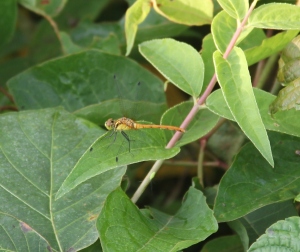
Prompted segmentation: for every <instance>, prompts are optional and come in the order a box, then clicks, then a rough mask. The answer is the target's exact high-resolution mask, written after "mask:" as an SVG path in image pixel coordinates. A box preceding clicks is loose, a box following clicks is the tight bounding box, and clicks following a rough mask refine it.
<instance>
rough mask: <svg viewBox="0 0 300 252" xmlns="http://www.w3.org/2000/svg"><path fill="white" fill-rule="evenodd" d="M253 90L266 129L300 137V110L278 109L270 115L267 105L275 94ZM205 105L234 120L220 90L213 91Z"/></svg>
mask: <svg viewBox="0 0 300 252" xmlns="http://www.w3.org/2000/svg"><path fill="white" fill-rule="evenodd" d="M253 91H254V95H255V99H256V101H257V104H258V107H259V112H260V115H261V117H262V120H263V123H264V125H265V127H266V129H268V130H272V131H277V132H281V133H286V134H289V135H293V136H298V137H300V127H299V125H300V111H295V110H286V111H283V112H280V111H278V112H277V113H276V114H275V115H274V116H271V115H270V113H269V105H270V104H271V102H273V101H274V99H275V98H276V96H275V95H272V94H270V93H268V92H265V91H263V90H260V89H256V88H254V89H253ZM206 106H207V107H208V109H209V110H211V111H213V112H214V113H216V114H217V115H220V116H222V117H225V118H227V119H229V120H233V121H234V120H235V119H234V118H233V116H232V114H231V112H230V110H229V108H228V106H227V105H226V102H225V99H224V97H223V95H222V92H221V90H217V91H215V92H213V93H212V94H211V95H210V96H209V97H208V98H207V99H206Z"/></svg>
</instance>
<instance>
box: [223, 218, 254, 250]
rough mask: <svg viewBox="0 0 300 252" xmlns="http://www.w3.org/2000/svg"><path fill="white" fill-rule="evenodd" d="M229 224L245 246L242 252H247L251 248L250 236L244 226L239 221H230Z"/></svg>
mask: <svg viewBox="0 0 300 252" xmlns="http://www.w3.org/2000/svg"><path fill="white" fill-rule="evenodd" d="M227 224H228V226H229V227H230V228H231V229H232V230H233V231H234V232H235V233H236V234H237V235H238V236H239V238H240V241H241V244H242V246H243V249H242V250H241V251H247V249H248V248H249V236H248V234H247V230H246V228H245V227H244V225H243V224H242V223H241V222H240V221H239V220H234V221H229V222H227Z"/></svg>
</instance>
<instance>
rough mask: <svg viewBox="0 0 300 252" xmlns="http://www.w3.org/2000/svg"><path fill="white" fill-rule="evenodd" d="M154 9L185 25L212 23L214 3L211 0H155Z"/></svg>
mask: <svg viewBox="0 0 300 252" xmlns="http://www.w3.org/2000/svg"><path fill="white" fill-rule="evenodd" d="M153 7H154V9H155V10H156V11H157V12H158V13H159V14H161V15H162V16H164V17H165V18H167V19H169V20H171V21H173V22H176V23H180V24H185V25H204V24H210V23H211V20H212V16H213V3H212V2H211V1H202V2H201V3H200V2H197V1H194V0H185V1H170V0H157V1H153Z"/></svg>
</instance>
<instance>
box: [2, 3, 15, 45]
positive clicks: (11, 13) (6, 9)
mask: <svg viewBox="0 0 300 252" xmlns="http://www.w3.org/2000/svg"><path fill="white" fill-rule="evenodd" d="M0 17H1V18H0V48H1V47H2V46H3V45H4V44H6V43H7V42H8V41H9V40H10V39H11V38H12V36H13V34H14V31H15V26H16V19H17V2H16V0H10V1H1V2H0Z"/></svg>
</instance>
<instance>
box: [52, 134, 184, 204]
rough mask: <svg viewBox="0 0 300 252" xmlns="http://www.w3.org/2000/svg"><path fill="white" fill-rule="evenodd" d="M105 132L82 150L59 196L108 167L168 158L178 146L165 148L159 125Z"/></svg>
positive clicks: (106, 169)
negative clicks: (84, 150)
mask: <svg viewBox="0 0 300 252" xmlns="http://www.w3.org/2000/svg"><path fill="white" fill-rule="evenodd" d="M125 134H126V135H127V137H126V136H125V137H124V135H122V134H121V133H120V132H108V133H107V134H106V135H104V136H101V137H100V138H98V139H97V140H96V141H95V142H94V143H93V144H92V145H91V146H90V147H89V148H88V149H87V151H86V152H85V153H84V154H83V156H82V157H81V158H80V160H79V161H78V163H77V164H76V165H75V167H74V169H73V170H72V171H71V173H70V174H69V175H68V177H67V178H66V179H65V181H64V182H63V184H62V186H61V188H60V189H59V191H58V193H57V195H56V198H60V197H62V196H63V195H64V194H66V193H68V192H69V191H70V190H72V189H73V188H75V187H76V186H77V185H79V184H81V183H83V182H84V181H86V180H88V179H89V178H92V177H94V176H96V175H98V174H101V173H103V172H106V171H108V170H111V169H114V168H117V167H120V166H122V165H128V164H132V163H137V162H140V161H145V160H157V159H167V158H170V157H173V156H175V155H176V154H177V153H178V152H179V148H178V147H175V148H172V149H166V148H165V146H166V144H167V142H166V139H165V135H164V133H163V131H162V130H160V129H140V130H127V131H125Z"/></svg>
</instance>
